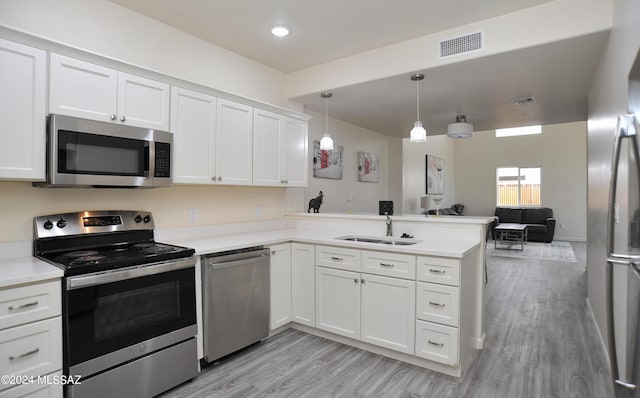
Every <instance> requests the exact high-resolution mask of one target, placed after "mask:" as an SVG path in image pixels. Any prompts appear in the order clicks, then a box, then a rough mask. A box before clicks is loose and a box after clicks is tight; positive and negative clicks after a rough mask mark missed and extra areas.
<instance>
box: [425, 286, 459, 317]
mask: <svg viewBox="0 0 640 398" xmlns="http://www.w3.org/2000/svg"><path fill="white" fill-rule="evenodd" d="M417 288H418V292H417V303H416V318H418V319H422V320H425V321H430V322H436V323H442V324H444V325H449V326H459V324H460V321H459V319H460V318H459V314H460V300H459V298H460V288H458V287H453V286H444V285H437V284H434V283H424V282H418V284H417Z"/></svg>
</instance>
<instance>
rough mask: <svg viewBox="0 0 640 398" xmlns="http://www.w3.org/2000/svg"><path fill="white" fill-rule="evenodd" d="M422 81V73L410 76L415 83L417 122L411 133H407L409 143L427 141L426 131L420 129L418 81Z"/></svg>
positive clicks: (422, 128)
mask: <svg viewBox="0 0 640 398" xmlns="http://www.w3.org/2000/svg"><path fill="white" fill-rule="evenodd" d="M422 79H424V75H423V74H422V73H416V74H415V75H411V80H413V81H415V82H416V115H417V120H416V122H415V124H414V125H413V128H412V129H411V133H409V134H410V135H409V141H411V142H424V141H426V140H427V130H425V129H424V127H422V122H421V121H420V90H419V88H420V87H419V85H420V80H422Z"/></svg>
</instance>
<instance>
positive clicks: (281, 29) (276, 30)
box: [271, 25, 289, 37]
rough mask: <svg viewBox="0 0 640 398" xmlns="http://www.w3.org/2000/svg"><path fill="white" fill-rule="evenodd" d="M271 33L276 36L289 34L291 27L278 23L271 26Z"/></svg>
mask: <svg viewBox="0 0 640 398" xmlns="http://www.w3.org/2000/svg"><path fill="white" fill-rule="evenodd" d="M271 34H272V35H274V36H276V37H285V36H289V28H287V27H286V26H283V25H276V26H272V27H271Z"/></svg>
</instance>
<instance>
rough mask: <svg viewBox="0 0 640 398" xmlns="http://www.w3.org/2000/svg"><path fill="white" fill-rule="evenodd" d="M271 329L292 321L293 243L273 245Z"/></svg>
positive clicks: (270, 273)
mask: <svg viewBox="0 0 640 398" xmlns="http://www.w3.org/2000/svg"><path fill="white" fill-rule="evenodd" d="M269 249H270V250H271V261H270V270H269V279H270V303H271V311H270V319H271V330H273V329H277V328H279V327H280V326H283V325H286V324H287V323H289V322H291V244H290V243H283V244H280V245H275V246H271V247H270V248H269Z"/></svg>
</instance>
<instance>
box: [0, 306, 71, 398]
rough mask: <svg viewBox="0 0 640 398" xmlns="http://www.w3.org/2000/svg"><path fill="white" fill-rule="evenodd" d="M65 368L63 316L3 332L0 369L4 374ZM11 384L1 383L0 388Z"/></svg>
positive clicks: (39, 373)
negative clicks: (63, 360)
mask: <svg viewBox="0 0 640 398" xmlns="http://www.w3.org/2000/svg"><path fill="white" fill-rule="evenodd" d="M61 367H62V322H61V320H60V317H59V316H58V317H54V318H50V319H46V320H43V321H38V322H33V323H28V324H26V325H21V326H16V327H13V328H9V329H5V330H2V331H0V371H1V372H2V374H3V375H22V376H33V377H34V378H37V377H38V376H41V375H45V374H47V373H51V372H54V371H56V370H59V369H60V368H61ZM8 387H11V385H10V384H9V385H5V384H2V385H0V389H5V388H8Z"/></svg>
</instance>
